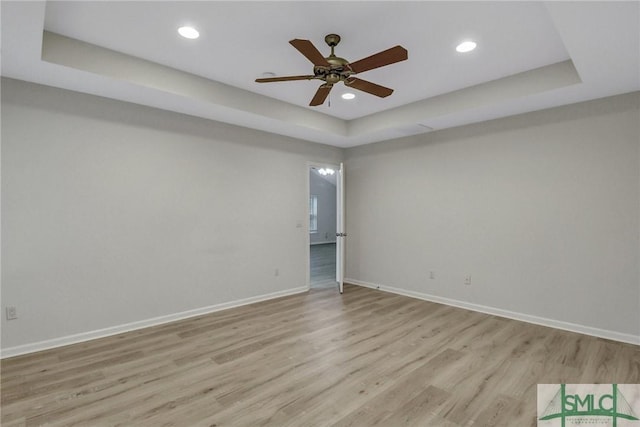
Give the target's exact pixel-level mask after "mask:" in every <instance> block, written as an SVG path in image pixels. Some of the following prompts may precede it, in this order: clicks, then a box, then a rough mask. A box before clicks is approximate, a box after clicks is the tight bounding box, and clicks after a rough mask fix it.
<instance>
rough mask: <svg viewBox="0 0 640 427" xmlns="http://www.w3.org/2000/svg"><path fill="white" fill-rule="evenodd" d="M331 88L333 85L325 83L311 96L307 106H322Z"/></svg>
mask: <svg viewBox="0 0 640 427" xmlns="http://www.w3.org/2000/svg"><path fill="white" fill-rule="evenodd" d="M332 87H333V85H330V84H327V83H325V84H323V85H322V86H320V87H319V88H318V91H317V92H316V94H315V95H314V96H313V99H312V100H311V102H310V103H309V106H311V107H316V106H318V105H322V104H324V101H325V100H326V99H327V96H329V92H331V88H332Z"/></svg>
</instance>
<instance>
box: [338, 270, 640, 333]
mask: <svg viewBox="0 0 640 427" xmlns="http://www.w3.org/2000/svg"><path fill="white" fill-rule="evenodd" d="M344 281H345V283H351V284H353V285H358V286H363V287H365V288H372V289H378V290H381V291H384V292H390V293H393V294H398V295H404V296H407V297H411V298H417V299H421V300H425V301H430V302H435V303H439V304H445V305H450V306H452V307H458V308H464V309H466V310H471V311H477V312H480V313H485V314H491V315H494V316H499V317H505V318H507V319H513V320H520V321H522V322H527V323H533V324H536V325H541V326H547V327H550V328H555V329H562V330H564V331H570V332H577V333H580V334H585V335H591V336H594V337H599V338H606V339H610V340H613V341H620V342H624V343H628V344H635V345H640V337H638V336H635V335H632V334H625V333H621V332H616V331H609V330H606V329H598V328H593V327H591V326H584V325H579V324H577V323H570V322H564V321H561V320H554V319H547V318H544V317H538V316H532V315H530V314H523V313H516V312H515V311H508V310H502V309H500V308H495V307H488V306H485V305H480V304H473V303H469V302H465V301H459V300H455V299H451V298H444V297H439V296H435V295H429V294H425V293H421V292H415V291H408V290H405V289H400V288H394V287H392V286H385V285H377V284H373V283H369V282H363V281H361V280H356V279H346V278H345V279H344Z"/></svg>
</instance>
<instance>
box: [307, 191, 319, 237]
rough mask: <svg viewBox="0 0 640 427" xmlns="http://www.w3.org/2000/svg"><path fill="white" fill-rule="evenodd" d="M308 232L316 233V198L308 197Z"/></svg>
mask: <svg viewBox="0 0 640 427" xmlns="http://www.w3.org/2000/svg"><path fill="white" fill-rule="evenodd" d="M309 232H310V233H317V232H318V196H310V197H309Z"/></svg>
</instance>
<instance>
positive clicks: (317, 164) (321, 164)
mask: <svg viewBox="0 0 640 427" xmlns="http://www.w3.org/2000/svg"><path fill="white" fill-rule="evenodd" d="M312 168H316V169H320V168H330V169H333V170H334V171H336V174H338V173H339V171H340V164H333V163H325V162H312V161H307V169H306V171H307V173H306V183H307V203H305V205H304V206H305V218H306V221H305V226H304V229H305V231H306V233H307V246H306V250H305V252H306V261H305V265H306V267H307V282H306V285H307V290H309V289H311V249H310V247H311V234H309V198H310V197H311V180H310V178H309V173H310V172H311V169H312ZM337 179H340V178H339V177H338V178H337ZM338 193H339V192H338V191H337V184H336V201H337V197H338ZM337 209H338V204H336V211H337ZM343 209H344V206H343ZM336 213H337V212H336ZM336 225H337V224H336ZM337 252H338V242H337V239H336V256H338V253H337ZM343 259H344V257H343Z"/></svg>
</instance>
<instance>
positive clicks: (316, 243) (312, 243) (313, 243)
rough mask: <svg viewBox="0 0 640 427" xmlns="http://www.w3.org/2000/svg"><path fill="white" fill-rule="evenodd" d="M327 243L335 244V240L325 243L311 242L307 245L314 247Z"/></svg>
mask: <svg viewBox="0 0 640 427" xmlns="http://www.w3.org/2000/svg"><path fill="white" fill-rule="evenodd" d="M328 243H336V241H335V240H331V241H326V242H311V243H309V245H311V246H314V245H326V244H328Z"/></svg>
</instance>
